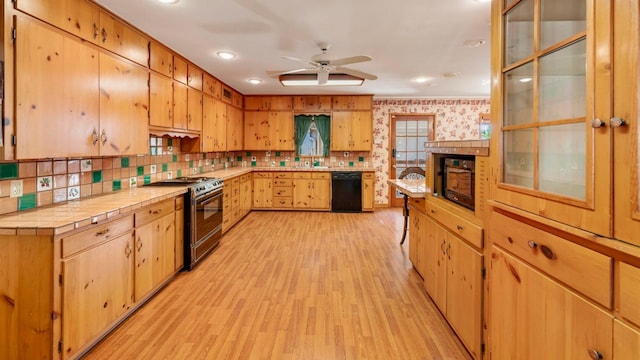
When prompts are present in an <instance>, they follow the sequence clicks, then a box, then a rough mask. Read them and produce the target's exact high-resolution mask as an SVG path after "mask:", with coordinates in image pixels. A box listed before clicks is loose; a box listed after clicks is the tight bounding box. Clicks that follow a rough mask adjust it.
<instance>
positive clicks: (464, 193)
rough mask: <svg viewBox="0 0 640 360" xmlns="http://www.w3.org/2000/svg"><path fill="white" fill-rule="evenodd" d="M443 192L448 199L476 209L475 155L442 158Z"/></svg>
mask: <svg viewBox="0 0 640 360" xmlns="http://www.w3.org/2000/svg"><path fill="white" fill-rule="evenodd" d="M442 169H443V176H442V192H443V195H444V197H445V198H446V199H447V200H450V201H453V202H455V203H457V204H459V205H462V206H464V207H466V208H468V209H471V210H473V209H474V198H475V189H474V188H475V162H474V157H473V156H464V155H458V156H447V157H444V158H442Z"/></svg>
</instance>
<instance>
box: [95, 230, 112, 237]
mask: <svg viewBox="0 0 640 360" xmlns="http://www.w3.org/2000/svg"><path fill="white" fill-rule="evenodd" d="M108 232H109V228H106V229H104V230H102V231H98V232H97V233H96V236H102V235H105V234H107V233H108Z"/></svg>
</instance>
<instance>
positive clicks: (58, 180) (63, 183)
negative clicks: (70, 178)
mask: <svg viewBox="0 0 640 360" xmlns="http://www.w3.org/2000/svg"><path fill="white" fill-rule="evenodd" d="M63 187H67V174H64V175H54V176H53V188H54V189H60V188H63Z"/></svg>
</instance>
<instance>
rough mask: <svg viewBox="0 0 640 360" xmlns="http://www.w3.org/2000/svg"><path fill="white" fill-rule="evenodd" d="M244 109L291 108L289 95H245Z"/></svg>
mask: <svg viewBox="0 0 640 360" xmlns="http://www.w3.org/2000/svg"><path fill="white" fill-rule="evenodd" d="M244 108H245V110H291V109H293V98H292V97H291V96H245V98H244Z"/></svg>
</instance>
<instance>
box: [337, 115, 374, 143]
mask: <svg viewBox="0 0 640 360" xmlns="http://www.w3.org/2000/svg"><path fill="white" fill-rule="evenodd" d="M372 129H373V118H372V113H371V111H334V112H333V113H332V118H331V150H332V151H345V150H347V151H371V149H372V142H373V131H372Z"/></svg>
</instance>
